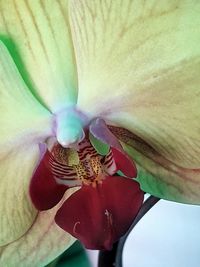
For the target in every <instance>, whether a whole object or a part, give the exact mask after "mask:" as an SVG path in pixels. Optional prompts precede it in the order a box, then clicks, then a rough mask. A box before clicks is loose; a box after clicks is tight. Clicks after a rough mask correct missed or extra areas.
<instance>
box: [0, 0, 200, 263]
mask: <svg viewBox="0 0 200 267" xmlns="http://www.w3.org/2000/svg"><path fill="white" fill-rule="evenodd" d="M199 13H200V2H198V1H193V0H192V1H187V0H182V1H178V0H174V1H172V0H163V1H157V0H156V1H153V0H149V1H141V0H135V1H132V0H124V1H121V0H94V1H93V0H56V1H53V0H34V1H31V0H19V1H17V0H8V1H3V0H2V1H0V127H1V130H0V266H6V267H15V266H22V267H29V266H31V267H44V266H46V265H47V264H49V263H50V262H52V261H53V260H54V259H55V258H56V257H58V256H59V255H61V254H62V253H63V252H64V251H65V250H66V249H68V248H69V247H70V246H71V245H72V244H73V243H74V242H75V240H76V239H77V240H79V241H80V242H81V243H82V244H83V246H84V247H86V248H87V249H95V250H111V249H112V247H113V244H115V242H116V241H118V240H119V239H120V238H121V237H122V236H124V235H125V234H126V232H127V231H128V229H129V228H130V226H131V224H132V222H133V220H134V218H135V217H136V216H137V214H138V212H139V210H140V208H141V207H142V204H143V199H144V193H149V194H151V195H152V196H155V197H157V198H161V199H165V200H169V201H175V202H180V203H188V204H197V205H198V204H200V157H199V152H200V124H199V118H200V46H199V42H200V16H199ZM108 267H109V266H108Z"/></svg>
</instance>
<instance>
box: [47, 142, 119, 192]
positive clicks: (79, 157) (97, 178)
mask: <svg viewBox="0 0 200 267" xmlns="http://www.w3.org/2000/svg"><path fill="white" fill-rule="evenodd" d="M51 155H52V157H51V161H50V166H51V169H52V173H53V174H54V177H55V179H56V180H57V182H58V183H60V184H65V185H69V182H70V186H72V185H71V182H72V181H74V182H75V185H77V182H79V183H78V184H79V185H81V184H85V185H92V186H94V187H95V186H96V185H97V184H98V183H101V181H102V179H104V176H105V174H114V173H115V172H116V165H115V161H114V159H113V157H112V152H111V151H110V152H109V153H108V155H106V156H101V155H99V154H98V152H97V151H96V150H95V149H94V147H93V146H92V145H91V143H90V141H89V139H88V138H84V140H83V141H82V142H80V143H79V144H77V148H76V149H73V148H64V147H62V146H61V145H60V144H58V143H57V144H56V145H54V147H53V149H52V151H51Z"/></svg>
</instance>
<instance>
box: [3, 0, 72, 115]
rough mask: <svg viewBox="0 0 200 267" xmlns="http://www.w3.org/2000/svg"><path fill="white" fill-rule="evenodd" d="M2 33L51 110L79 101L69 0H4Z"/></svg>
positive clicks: (33, 85)
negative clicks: (69, 19) (70, 26)
mask: <svg viewBox="0 0 200 267" xmlns="http://www.w3.org/2000/svg"><path fill="white" fill-rule="evenodd" d="M0 36H1V37H2V38H3V39H4V40H5V41H7V43H8V45H10V46H11V50H12V53H13V55H14V57H15V61H16V63H17V64H18V67H19V69H20V71H21V72H22V74H23V76H24V77H23V78H24V79H25V81H26V82H27V83H28V84H29V85H30V86H31V85H32V87H33V88H32V90H33V91H35V94H36V95H37V97H38V98H39V99H40V100H41V101H42V102H44V103H45V104H46V106H47V107H48V108H49V109H50V110H51V111H53V112H56V111H57V110H59V109H62V108H64V107H65V106H66V105H71V104H73V103H75V102H76V98H77V82H76V64H75V61H74V55H73V47H72V43H71V34H70V29H69V22H68V0H58V1H51V0H50V1H48V0H44V1H40V0H34V1H32V0H19V1H18V0H8V1H1V2H0ZM27 73H28V74H27Z"/></svg>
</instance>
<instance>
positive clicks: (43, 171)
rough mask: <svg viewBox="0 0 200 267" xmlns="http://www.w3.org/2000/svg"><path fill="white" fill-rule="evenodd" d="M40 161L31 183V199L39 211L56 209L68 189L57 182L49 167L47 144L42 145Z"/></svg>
mask: <svg viewBox="0 0 200 267" xmlns="http://www.w3.org/2000/svg"><path fill="white" fill-rule="evenodd" d="M40 153H41V155H40V161H39V164H38V166H37V167H36V169H35V171H34V173H33V176H32V179H31V182H30V188H29V192H30V197H31V200H32V202H33V204H34V206H35V207H36V209H38V210H48V209H50V208H52V207H54V206H55V205H56V204H57V203H58V202H59V201H60V200H61V198H62V197H63V195H64V193H65V191H66V190H67V189H68V186H66V185H60V184H58V183H57V182H56V180H55V179H54V177H53V174H52V172H51V170H50V167H49V159H50V152H49V151H48V149H47V148H46V145H45V144H41V145H40Z"/></svg>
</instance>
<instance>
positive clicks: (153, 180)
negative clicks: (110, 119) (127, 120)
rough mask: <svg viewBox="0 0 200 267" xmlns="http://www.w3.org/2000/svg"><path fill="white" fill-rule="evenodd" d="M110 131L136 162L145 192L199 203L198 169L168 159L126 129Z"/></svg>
mask: <svg viewBox="0 0 200 267" xmlns="http://www.w3.org/2000/svg"><path fill="white" fill-rule="evenodd" d="M112 132H113V133H114V134H115V135H116V136H118V137H119V139H120V140H121V141H122V144H123V147H124V150H125V151H126V152H127V153H128V154H129V156H131V157H132V159H133V160H134V162H135V163H136V166H137V171H138V176H137V180H138V181H139V183H140V185H141V188H142V190H143V191H144V192H148V193H150V194H152V195H155V196H157V197H159V198H162V199H166V200H172V201H176V202H181V203H189V204H200V184H199V180H200V168H199V169H187V168H182V167H180V166H178V165H176V164H175V163H173V162H170V161H169V160H167V159H166V158H164V157H163V156H162V155H160V154H159V153H158V152H157V151H155V150H154V149H153V148H152V147H151V146H149V144H148V143H145V142H144V140H142V139H141V138H139V137H138V136H136V135H133V134H132V133H130V132H128V131H126V130H123V135H122V129H119V128H116V127H113V128H112ZM119 133H120V134H119Z"/></svg>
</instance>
